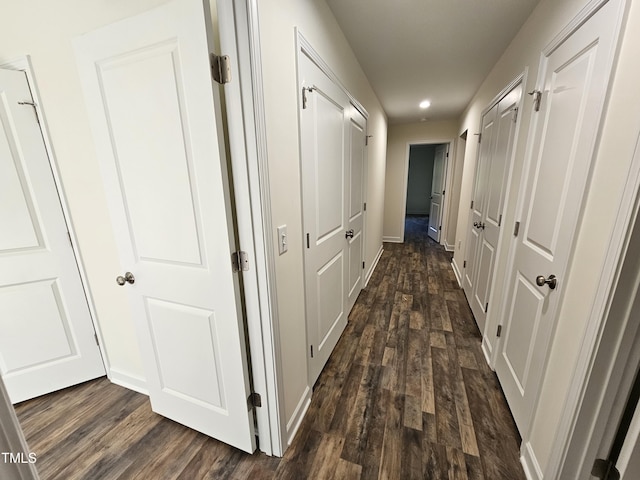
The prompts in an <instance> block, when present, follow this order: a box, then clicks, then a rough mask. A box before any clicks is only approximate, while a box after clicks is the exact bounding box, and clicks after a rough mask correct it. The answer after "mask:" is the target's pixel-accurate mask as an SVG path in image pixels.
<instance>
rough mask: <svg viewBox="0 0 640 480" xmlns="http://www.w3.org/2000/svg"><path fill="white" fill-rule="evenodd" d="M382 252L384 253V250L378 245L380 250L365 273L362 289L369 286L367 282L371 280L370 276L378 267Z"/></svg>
mask: <svg viewBox="0 0 640 480" xmlns="http://www.w3.org/2000/svg"><path fill="white" fill-rule="evenodd" d="M382 252H384V248H383V245H380V250H378V253H377V254H376V258H374V259H373V263H372V264H371V266H370V267H369V270H368V271H367V274H366V275H365V277H364V287H363V288H366V286H367V285H368V284H369V280H371V275H373V271H374V270H375V269H376V267H377V266H378V262H379V261H380V257H382Z"/></svg>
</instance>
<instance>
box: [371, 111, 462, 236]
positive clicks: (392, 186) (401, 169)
mask: <svg viewBox="0 0 640 480" xmlns="http://www.w3.org/2000/svg"><path fill="white" fill-rule="evenodd" d="M457 132H458V125H457V122H455V121H441V122H418V123H406V124H397V125H389V135H388V142H387V145H386V148H387V165H386V175H385V195H384V198H385V202H384V231H383V235H384V240H385V241H388V242H401V241H402V233H403V229H404V215H405V210H404V209H405V200H406V197H405V188H406V187H405V184H406V181H407V159H408V155H409V145H411V144H420V143H446V142H449V141H452V140H455V139H456V138H457V137H458V133H457ZM452 148H453V145H452ZM450 156H451V153H450Z"/></svg>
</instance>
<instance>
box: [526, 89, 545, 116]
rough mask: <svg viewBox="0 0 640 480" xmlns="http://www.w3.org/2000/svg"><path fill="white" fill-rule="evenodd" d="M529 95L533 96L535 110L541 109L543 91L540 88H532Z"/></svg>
mask: <svg viewBox="0 0 640 480" xmlns="http://www.w3.org/2000/svg"><path fill="white" fill-rule="evenodd" d="M529 95H531V96H532V97H533V111H534V112H539V111H540V102H541V101H542V92H541V91H540V90H532V91H530V92H529Z"/></svg>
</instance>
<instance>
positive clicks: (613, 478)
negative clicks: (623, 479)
mask: <svg viewBox="0 0 640 480" xmlns="http://www.w3.org/2000/svg"><path fill="white" fill-rule="evenodd" d="M591 475H592V476H594V477H596V478H599V479H600V480H619V479H620V472H619V471H618V469H617V468H616V466H615V464H614V463H613V462H612V461H611V460H603V459H602V458H598V459H596V461H595V462H593V467H592V468H591Z"/></svg>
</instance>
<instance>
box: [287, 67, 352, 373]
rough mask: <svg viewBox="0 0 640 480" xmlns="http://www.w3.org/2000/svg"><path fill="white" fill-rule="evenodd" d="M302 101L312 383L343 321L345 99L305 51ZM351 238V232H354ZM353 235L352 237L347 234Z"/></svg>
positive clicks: (345, 283) (346, 195)
mask: <svg viewBox="0 0 640 480" xmlns="http://www.w3.org/2000/svg"><path fill="white" fill-rule="evenodd" d="M299 59H300V60H299V62H300V63H299V66H298V68H299V74H300V83H301V84H302V85H304V87H303V88H306V89H307V90H305V92H306V93H305V97H306V102H304V103H305V104H304V105H303V108H302V110H301V114H300V129H301V130H300V134H301V153H302V155H301V163H302V165H301V169H302V205H303V222H304V231H305V236H306V239H305V242H306V245H305V246H306V248H305V256H304V261H305V264H304V268H305V298H306V310H307V340H308V342H309V381H310V382H311V383H312V384H313V383H315V381H316V379H317V378H318V376H319V375H320V372H321V371H322V368H323V367H324V365H325V364H326V362H327V360H328V359H329V355H331V352H332V351H333V348H334V347H335V345H336V343H337V342H338V339H339V338H340V335H341V334H342V332H343V331H344V328H345V327H346V325H347V315H348V311H347V308H348V306H347V297H348V293H349V292H348V283H349V280H348V278H347V277H348V272H349V265H348V262H349V258H348V257H349V249H348V245H349V241H348V240H349V238H348V236H347V233H348V232H347V230H348V228H347V222H348V220H347V216H346V215H345V212H346V211H347V208H346V206H347V205H348V203H349V202H348V201H347V199H348V198H350V193H349V192H348V189H347V186H348V185H349V173H350V171H349V170H350V167H349V162H348V160H349V145H348V141H347V139H348V138H349V135H350V133H349V132H350V128H351V126H350V120H349V117H348V115H347V111H346V110H347V109H348V108H350V107H349V99H348V98H347V96H346V95H345V94H344V92H343V91H342V90H341V89H340V88H339V87H338V86H337V85H335V84H334V83H333V82H332V81H331V80H330V79H329V78H328V77H327V76H326V75H325V74H324V73H323V72H322V71H321V70H320V69H319V68H318V67H317V65H316V64H315V63H313V62H312V61H311V60H310V59H309V58H308V57H307V56H306V55H300V57H299ZM354 237H355V235H354ZM351 240H353V239H351Z"/></svg>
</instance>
